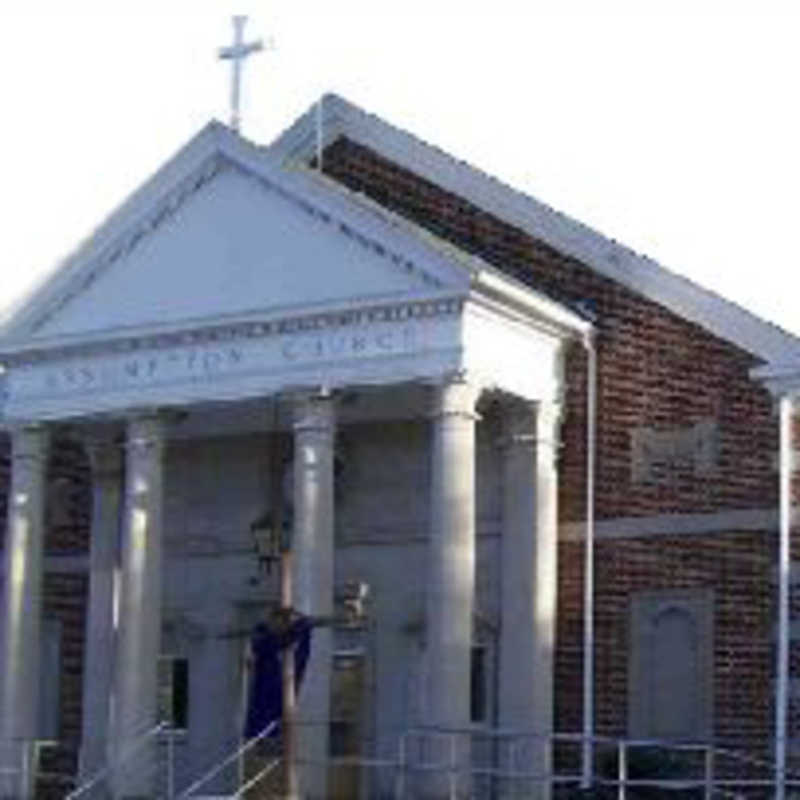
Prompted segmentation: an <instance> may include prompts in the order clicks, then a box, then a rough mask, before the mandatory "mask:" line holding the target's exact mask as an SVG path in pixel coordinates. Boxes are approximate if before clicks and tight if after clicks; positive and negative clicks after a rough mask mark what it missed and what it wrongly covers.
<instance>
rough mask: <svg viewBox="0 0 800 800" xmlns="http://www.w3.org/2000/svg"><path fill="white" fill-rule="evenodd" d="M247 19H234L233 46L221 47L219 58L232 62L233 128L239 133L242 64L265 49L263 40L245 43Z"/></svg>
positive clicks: (242, 17)
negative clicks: (250, 56)
mask: <svg viewBox="0 0 800 800" xmlns="http://www.w3.org/2000/svg"><path fill="white" fill-rule="evenodd" d="M246 22H247V17H245V16H241V15H237V16H235V17H234V18H233V44H232V45H231V46H230V47H221V48H220V49H219V57H220V58H221V59H223V60H227V61H230V62H231V67H232V69H231V128H233V129H234V130H235V131H236V132H237V133H238V131H239V125H240V124H241V116H240V113H239V98H240V94H241V81H242V64H243V63H244V60H245V59H246V58H247V57H248V56H249V55H252V54H253V53H257V52H258V51H259V50H263V49H264V44H263V43H262V41H261V39H258V40H256V41H255V42H250V43H245V41H244V26H245V23H246Z"/></svg>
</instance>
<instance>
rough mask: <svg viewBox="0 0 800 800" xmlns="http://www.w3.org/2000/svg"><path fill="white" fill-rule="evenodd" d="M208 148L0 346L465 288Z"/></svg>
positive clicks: (407, 246) (386, 224) (314, 189)
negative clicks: (186, 172)
mask: <svg viewBox="0 0 800 800" xmlns="http://www.w3.org/2000/svg"><path fill="white" fill-rule="evenodd" d="M217 135H218V136H220V135H221V137H222V139H223V142H222V143H223V144H224V145H225V146H223V147H217V148H212V149H211V151H210V152H207V153H206V158H205V159H203V160H202V161H201V162H200V163H199V164H198V163H197V159H194V160H192V159H187V160H190V161H192V167H193V169H192V170H191V171H190V172H189V173H188V174H183V175H175V176H173V177H174V180H173V181H172V183H171V185H169V186H168V187H164V186H161V187H160V189H161V191H159V192H153V195H154V196H153V197H152V198H151V202H150V203H149V204H148V203H146V202H145V203H143V202H142V200H141V198H138V200H139V202H138V208H136V209H135V210H136V212H137V213H135V214H131V215H130V216H131V217H134V218H133V219H131V220H124V219H123V220H122V221H120V220H119V219H115V220H114V223H115V226H116V232H117V235H116V236H115V237H113V238H112V240H111V241H107V242H104V245H105V246H104V247H103V248H102V251H101V252H89V253H85V254H83V256H82V258H80V259H79V262H82V263H77V264H75V263H73V264H71V265H69V269H68V272H69V274H68V275H67V276H61V278H60V280H59V277H60V276H58V275H56V277H55V279H54V280H53V281H52V282H51V283H52V285H51V286H50V287H48V286H45V287H44V289H43V290H42V291H41V292H40V295H39V296H38V297H34V298H33V299H32V301H31V303H30V304H29V307H28V308H24V309H23V310H22V312H21V313H20V314H18V315H17V316H18V318H20V319H21V322H19V323H18V324H17V326H16V329H15V326H14V324H13V320H12V325H11V326H10V328H9V329H8V330H7V331H6V336H5V337H4V338H6V339H7V341H9V340H10V341H13V342H14V343H15V344H16V343H17V342H18V343H19V344H23V342H24V343H25V344H35V343H36V342H47V343H48V345H49V344H50V343H54V344H57V343H59V342H65V343H67V342H74V341H81V340H83V339H97V338H103V337H104V336H105V335H119V334H123V335H124V334H126V333H130V332H137V331H156V330H159V329H163V328H165V327H168V328H173V329H174V328H176V327H177V328H181V327H183V326H184V324H192V325H197V324H199V325H204V324H207V323H209V322H211V323H213V322H215V321H217V320H230V319H236V318H241V317H248V316H249V317H252V316H253V315H255V316H258V315H263V314H265V313H266V314H272V313H280V314H284V313H285V314H287V315H291V314H292V313H294V312H296V311H300V310H302V312H303V313H305V312H306V311H314V310H320V309H325V308H328V307H331V308H335V307H336V306H337V304H338V305H341V304H343V303H346V304H347V305H349V306H352V305H353V304H354V303H359V302H361V301H364V302H367V303H368V302H370V301H375V302H385V301H391V300H395V299H396V300H402V299H404V298H408V299H415V298H416V299H419V298H424V297H426V296H432V295H436V294H437V293H440V292H441V291H442V290H445V289H446V290H449V291H450V292H452V290H453V289H458V288H463V287H466V286H467V285H468V281H469V277H468V274H467V271H466V270H464V269H463V268H460V267H458V266H456V265H454V264H452V263H449V262H448V260H447V259H446V258H444V257H443V256H442V255H441V254H438V253H436V252H433V251H429V250H427V249H426V248H425V247H424V246H422V247H421V246H420V243H419V242H418V241H415V240H414V237H412V236H409V235H408V234H407V233H405V232H401V231H400V230H398V229H396V228H395V227H393V226H392V224H391V222H390V221H387V220H386V219H382V218H381V216H380V215H379V214H376V212H375V211H373V210H370V209H365V208H360V207H358V205H357V204H355V203H353V202H352V200H348V198H345V197H342V196H337V192H336V190H335V189H332V188H330V187H326V186H325V185H324V181H322V180H319V179H318V178H315V177H314V176H312V175H302V174H297V173H295V174H291V173H289V172H287V171H285V170H282V169H281V168H280V167H276V166H275V165H273V164H270V163H269V161H268V160H266V159H263V158H262V157H261V156H260V155H259V154H258V153H256V152H253V151H255V150H256V149H255V148H252V147H251V146H249V145H247V144H245V143H244V142H242V141H241V140H239V139H238V138H232V137H230V134H229V132H227V131H225V132H223V133H222V134H219V132H218V131H217ZM173 172H175V170H174V169H173ZM162 183H163V182H162ZM123 216H124V214H123ZM127 222H129V224H125V223H127ZM101 233H102V231H101ZM23 346H24V345H23Z"/></svg>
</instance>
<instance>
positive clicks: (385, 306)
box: [0, 296, 464, 377]
mask: <svg viewBox="0 0 800 800" xmlns="http://www.w3.org/2000/svg"><path fill="white" fill-rule="evenodd" d="M463 302H464V301H463V298H461V297H458V296H440V297H436V298H432V299H430V300H422V299H421V300H414V301H408V300H405V301H403V302H394V303H373V304H369V305H365V306H363V307H360V308H348V309H343V310H333V311H316V312H309V313H305V314H296V315H288V316H283V317H278V318H275V319H265V320H247V321H241V322H228V323H222V324H219V323H217V324H214V323H209V324H206V325H202V324H196V325H194V326H192V327H188V328H186V329H184V330H178V331H170V332H168V333H155V334H149V335H148V334H133V333H132V334H130V335H129V336H122V337H119V338H115V339H101V340H97V341H91V342H75V343H74V344H68V345H62V346H60V347H59V346H56V347H42V346H39V347H37V346H35V345H34V344H32V345H31V347H30V348H29V349H25V350H20V351H18V352H14V353H11V354H9V355H7V356H4V357H3V363H4V364H5V365H6V366H7V367H8V368H10V369H13V368H14V367H20V366H25V365H31V364H44V363H49V362H57V361H62V360H67V359H73V358H80V357H91V356H97V355H107V354H114V353H135V352H137V351H140V350H148V351H151V350H161V349H167V348H170V347H181V346H183V347H185V346H192V345H203V344H215V343H227V342H233V341H238V340H243V339H255V338H264V337H268V336H283V335H286V334H291V333H304V332H310V331H317V330H336V329H339V328H349V327H353V326H356V325H359V324H362V323H367V322H393V321H398V322H399V321H403V320H412V319H423V318H430V317H439V316H450V315H454V314H459V313H460V312H461V309H462V308H463ZM1 376H2V372H0V377H1Z"/></svg>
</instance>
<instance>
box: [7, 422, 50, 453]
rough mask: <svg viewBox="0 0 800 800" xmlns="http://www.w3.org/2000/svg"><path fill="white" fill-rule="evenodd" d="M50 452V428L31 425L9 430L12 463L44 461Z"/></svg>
mask: <svg viewBox="0 0 800 800" xmlns="http://www.w3.org/2000/svg"><path fill="white" fill-rule="evenodd" d="M49 450H50V428H49V427H48V426H47V425H43V424H38V423H31V424H25V425H20V426H18V427H14V428H12V429H11V460H12V461H30V460H36V459H39V460H43V461H46V460H47V457H48V454H49Z"/></svg>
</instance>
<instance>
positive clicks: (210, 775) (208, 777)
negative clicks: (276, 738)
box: [168, 722, 281, 800]
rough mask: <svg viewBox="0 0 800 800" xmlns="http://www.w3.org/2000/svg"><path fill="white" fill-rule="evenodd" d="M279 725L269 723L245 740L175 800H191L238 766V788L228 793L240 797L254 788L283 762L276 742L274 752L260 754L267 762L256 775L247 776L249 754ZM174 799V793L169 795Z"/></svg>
mask: <svg viewBox="0 0 800 800" xmlns="http://www.w3.org/2000/svg"><path fill="white" fill-rule="evenodd" d="M277 727H278V723H277V722H273V723H271V724H270V725H268V726H267V727H266V728H264V730H263V731H262V732H261V733H260V734H258V736H254V737H253V738H252V739H248V740H247V741H245V742H243V743H242V744H241V746H240V747H238V748H237V749H236V750H234V751H233V752H232V753H229V754H228V755H227V756H225V758H223V759H222V760H221V761H219V762H218V763H216V764H215V765H214V766H213V767H212V768H211V769H209V770H208V771H207V772H205V773H204V774H203V775H201V777H200V778H198V779H197V780H195V781H194V782H192V783H191V784H190V785H189V786H188V787H187V788H186V789H184V790H183V791H182V792H181V793H180V794H179V795H178V796H177V797H176V798H175V800H189V798H191V797H197V796H198V794H197V792H198V790H199V789H202V788H203V787H206V786H208V785H209V784H210V783H211V782H212V781H214V780H215V779H216V778H218V777H219V776H220V775H222V774H223V773H224V772H225V770H226V769H231V768H234V767H235V768H236V776H237V777H236V789H235V791H234V792H233V793H232V794H227V795H226V796H227V797H230V798H239V797H241V796H242V795H243V794H244V793H245V792H247V791H248V790H250V789H251V788H253V787H254V786H255V785H256V784H258V783H260V782H261V781H263V780H264V779H265V778H266V777H267V776H268V775H269V774H271V773H272V772H273V771H274V770H275V769H276V768H277V766H278V765H279V764H280V762H281V758H280V754H279V753H278V745H277V743H276V744H275V747H274V751H275V752H273V753H271V754H270V753H266V754H259V755H261V756H263V757H264V758H265V760H266V761H267V763H266V764H265V765H264V766H263V767H262V768H261V769H259V770H258V771H257V772H256V774H255V775H253V776H249V777H248V776H246V768H245V767H246V761H247V758H248V755H249V754H250V753H252V752H254V751H255V750H256V749H257V748H258V747H259V745H261V744H262V743H265V742H268V740H270V739H271V738H272V736H273V735H274V734H275V733H276V731H277ZM168 797H169V798H170V800H172V798H173V795H168Z"/></svg>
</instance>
